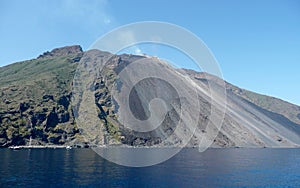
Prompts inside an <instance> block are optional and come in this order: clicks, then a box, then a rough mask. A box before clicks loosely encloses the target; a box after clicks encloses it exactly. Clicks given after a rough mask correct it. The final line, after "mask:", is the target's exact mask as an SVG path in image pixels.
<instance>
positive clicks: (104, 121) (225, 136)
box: [0, 46, 300, 147]
mask: <svg viewBox="0 0 300 188" xmlns="http://www.w3.org/2000/svg"><path fill="white" fill-rule="evenodd" d="M108 57H110V58H109V59H110V60H109V62H108V65H107V66H105V67H104V68H103V71H102V72H101V74H100V75H101V76H100V77H99V78H97V80H95V81H94V82H91V87H92V88H94V89H95V92H94V96H95V103H96V106H97V113H98V114H97V118H99V119H98V120H99V121H97V123H98V124H97V127H96V128H97V131H98V132H97V134H96V135H92V137H93V136H94V138H91V140H92V141H93V142H94V144H100V145H101V144H106V145H109V144H127V145H135V146H165V145H168V146H170V145H174V146H180V144H181V143H182V139H181V138H182V135H185V134H186V133H188V132H185V130H189V128H188V126H189V125H188V123H186V124H185V126H186V129H184V130H183V131H182V132H179V133H178V132H176V134H173V133H174V129H175V128H176V127H175V126H176V122H178V118H179V114H178V104H179V103H178V101H176V100H172V99H176V97H177V96H176V95H173V94H174V93H172V89H171V88H170V89H169V90H165V91H164V92H165V93H164V92H162V93H159V91H161V88H166V85H165V84H161V82H160V81H158V80H149V81H145V82H141V83H140V84H139V86H138V88H137V89H139V90H140V91H146V92H139V93H138V95H135V97H133V98H134V99H135V100H134V101H133V102H134V104H135V105H134V106H133V107H132V110H133V111H134V112H135V113H136V116H137V117H139V118H141V119H143V118H144V119H147V117H149V110H148V105H147V102H149V101H150V100H151V99H152V98H155V97H157V96H158V95H159V96H160V97H163V99H164V100H169V101H170V103H169V104H171V105H170V106H169V107H168V109H169V113H168V114H167V116H166V119H165V120H164V121H163V122H162V125H161V126H160V127H159V128H158V129H155V130H154V131H150V132H145V133H140V132H137V131H132V130H130V129H128V128H126V127H125V126H124V125H123V123H122V122H123V121H124V120H122V119H120V117H121V116H126V115H127V114H126V111H124V110H123V111H122V108H120V106H121V105H123V103H122V98H124V96H122V95H121V94H119V95H114V97H115V98H112V93H114V94H118V93H121V92H118V91H119V90H120V89H122V84H120V85H118V87H116V84H115V83H116V81H118V80H119V79H120V78H119V76H118V75H119V73H120V72H121V70H123V69H124V67H126V66H128V65H129V64H131V63H132V62H134V61H136V60H140V59H147V61H149V62H150V63H151V62H152V64H153V65H154V66H160V67H161V68H160V71H162V72H163V74H164V75H169V78H172V80H173V82H175V83H182V82H184V84H181V85H180V84H178V86H177V87H181V88H182V91H188V90H189V89H192V88H194V87H193V86H192V85H190V84H189V82H186V81H182V75H180V74H183V73H184V75H185V76H188V77H189V78H190V81H192V82H193V83H195V84H196V85H197V86H198V87H200V88H201V90H199V91H198V92H197V93H198V96H196V97H195V98H193V96H192V95H191V96H190V98H192V101H193V100H194V101H196V100H197V102H199V104H200V105H199V107H200V108H199V109H196V107H195V106H193V104H191V103H186V104H185V105H191V108H190V109H186V110H185V112H186V114H185V115H186V116H185V117H187V118H188V117H189V118H194V117H196V116H197V115H199V124H198V126H197V130H196V132H195V135H194V136H193V137H192V139H191V141H190V142H189V144H188V146H197V145H198V144H199V142H200V140H201V139H202V138H203V137H207V138H209V139H213V140H212V141H213V145H212V146H214V147H296V146H298V144H300V136H299V135H300V125H299V124H300V119H299V116H300V115H299V114H300V109H299V107H298V106H296V105H292V104H289V103H287V102H284V101H282V100H279V99H276V98H272V97H268V96H263V95H259V94H256V93H252V92H250V91H246V90H243V89H240V88H238V87H235V86H233V85H231V84H229V83H227V84H226V90H227V101H228V104H227V106H228V109H227V112H226V115H225V119H224V122H223V126H222V129H221V131H220V132H219V133H218V135H217V137H216V138H213V137H212V135H213V134H215V132H213V131H216V130H215V129H212V130H211V131H207V130H206V126H207V124H208V121H209V118H208V117H209V115H210V109H211V107H212V106H211V103H210V102H209V101H210V98H209V96H210V93H209V92H210V90H209V87H208V84H207V79H209V80H212V81H213V82H214V83H215V84H218V83H219V79H218V78H216V77H214V76H211V75H208V74H205V73H198V72H195V71H191V70H184V69H182V70H176V69H173V68H172V67H169V66H167V67H166V66H164V65H163V63H162V64H160V62H159V61H156V60H155V58H146V57H143V56H134V55H112V54H110V53H107V52H101V51H98V50H92V51H88V52H82V50H81V48H80V47H79V46H71V47H64V48H60V49H55V50H53V51H51V52H47V53H44V54H43V55H41V56H39V58H37V59H33V60H29V61H25V62H20V63H15V64H12V65H9V66H6V67H1V68H0V78H1V79H0V95H1V100H0V125H1V126H0V145H2V146H9V145H24V144H28V143H29V142H30V140H32V142H33V143H32V144H41V145H45V144H81V143H82V142H84V140H83V138H82V137H81V136H80V135H79V130H78V127H77V125H76V122H75V121H74V117H73V112H72V108H71V103H70V102H71V101H70V97H71V92H72V80H73V76H74V74H75V71H76V68H77V66H78V62H79V61H80V60H81V62H82V61H86V63H95V64H101V63H103V61H104V59H106V58H108ZM83 58H84V59H83ZM178 73H180V74H178ZM139 74H141V75H142V74H147V69H139ZM123 81H124V80H123ZM125 81H126V80H125ZM124 83H125V82H124ZM123 86H124V85H123ZM124 87H125V86H124ZM155 87H156V89H155ZM160 87H161V88H160ZM153 88H154V89H153ZM167 88H168V87H167ZM169 95H170V96H173V98H172V97H171V98H168V96H169ZM83 96H84V95H83ZM177 98H178V97H177ZM145 101H146V102H145ZM79 103H80V102H79ZM78 108H79V109H80V108H81V109H80V110H83V111H81V112H84V110H85V109H84V106H83V105H80V104H79V105H78ZM122 113H123V114H122ZM197 113H199V114H197ZM212 121H213V120H212ZM86 122H88V121H86ZM87 124H88V123H87ZM87 126H89V125H87ZM83 132H84V131H83ZM183 137H184V136H183Z"/></svg>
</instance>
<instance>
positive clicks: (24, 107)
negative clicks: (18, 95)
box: [19, 102, 29, 113]
mask: <svg viewBox="0 0 300 188" xmlns="http://www.w3.org/2000/svg"><path fill="white" fill-rule="evenodd" d="M28 108H29V104H28V103H25V102H23V103H20V105H19V110H20V112H21V113H22V112H25V111H26V110H27V109H28Z"/></svg>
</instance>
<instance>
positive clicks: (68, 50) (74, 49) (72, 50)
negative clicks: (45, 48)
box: [38, 45, 82, 62]
mask: <svg viewBox="0 0 300 188" xmlns="http://www.w3.org/2000/svg"><path fill="white" fill-rule="evenodd" d="M81 52H82V48H81V46H79V45H74V46H66V47H62V48H55V49H53V50H52V51H51V52H45V53H43V54H42V55H40V56H39V57H38V59H39V58H49V57H60V56H65V55H70V54H77V53H81ZM73 60H74V61H75V62H76V61H77V62H78V61H79V60H80V59H78V58H77V59H73Z"/></svg>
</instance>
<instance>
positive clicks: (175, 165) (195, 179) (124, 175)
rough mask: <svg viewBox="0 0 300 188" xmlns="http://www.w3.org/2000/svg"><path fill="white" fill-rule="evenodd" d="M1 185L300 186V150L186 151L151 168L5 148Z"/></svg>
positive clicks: (89, 154) (88, 153) (92, 156)
mask: <svg viewBox="0 0 300 188" xmlns="http://www.w3.org/2000/svg"><path fill="white" fill-rule="evenodd" d="M0 160H1V161H0V187H300V149H209V150H207V151H205V152H203V153H199V152H198V151H197V149H183V150H182V151H181V152H180V153H179V154H177V155H176V156H174V157H173V158H171V159H170V160H168V161H166V162H163V163H161V164H158V165H155V166H151V167H141V168H130V167H123V166H119V165H116V164H114V163H111V162H109V161H107V160H105V159H103V158H101V157H100V156H98V155H97V154H96V153H95V152H94V151H92V150H91V149H73V150H65V149H31V150H29V149H24V150H19V151H12V150H10V149H0Z"/></svg>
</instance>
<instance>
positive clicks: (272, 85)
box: [0, 0, 300, 105]
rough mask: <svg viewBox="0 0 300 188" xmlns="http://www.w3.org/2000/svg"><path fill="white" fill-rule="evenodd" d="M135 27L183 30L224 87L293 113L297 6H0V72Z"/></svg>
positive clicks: (298, 54) (299, 25)
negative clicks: (211, 61)
mask: <svg viewBox="0 0 300 188" xmlns="http://www.w3.org/2000/svg"><path fill="white" fill-rule="evenodd" d="M137 21H165V22H170V23H173V24H177V25H179V26H182V27H185V28H186V29H188V30H190V31H191V32H193V33H195V34H196V35H197V36H198V37H200V38H201V39H202V40H203V41H204V42H205V43H206V44H207V46H208V47H209V48H210V49H211V51H212V52H213V53H214V55H215V57H216V59H217V60H218V62H219V64H220V66H221V68H222V72H223V75H224V78H225V79H226V80H227V81H229V82H231V83H233V84H235V85H237V86H239V87H242V88H245V89H249V90H252V91H256V92H259V93H263V94H267V95H272V96H275V97H279V98H282V99H284V100H287V101H290V102H292V103H295V104H298V105H300V87H299V85H300V71H299V70H300V1H297V0H294V1H288V0H285V1H284V0H282V1H276V0H272V1H265V0H264V1H260V0H258V1H253V0H251V1H250V0H249V1H230V0H229V1H221V0H220V1H199V0H195V1H189V0H185V1H180V0H178V1H168V0H166V1H162V0H154V1H153V0H151V1H146V0H145V1H143V0H138V1H135V0H124V1H121V0H113V1H103V0H102V1H91V0H89V1H76V0H74V1H71V0H67V1H58V0H40V1H38V0H35V1H30V0H26V1H20V0H19V1H17V0H1V1H0V44H1V46H0V50H1V55H0V66H4V65H7V64H10V63H13V62H16V61H21V60H27V59H31V58H35V57H37V56H38V55H39V54H41V53H42V52H44V51H49V50H51V49H53V48H55V47H61V46H66V45H72V44H80V45H81V46H82V47H83V48H84V49H87V48H88V47H89V46H90V45H91V44H92V43H93V42H94V41H95V40H96V39H97V38H98V37H100V36H101V35H103V34H104V33H106V32H108V31H110V30H111V29H113V28H116V27H118V26H121V25H123V24H128V23H132V22H137ZM164 52H165V53H167V52H168V50H166V51H164ZM145 53H151V52H147V51H145ZM151 55H156V54H151ZM183 66H184V65H183Z"/></svg>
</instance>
